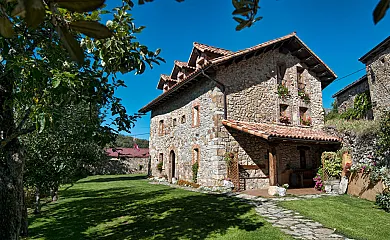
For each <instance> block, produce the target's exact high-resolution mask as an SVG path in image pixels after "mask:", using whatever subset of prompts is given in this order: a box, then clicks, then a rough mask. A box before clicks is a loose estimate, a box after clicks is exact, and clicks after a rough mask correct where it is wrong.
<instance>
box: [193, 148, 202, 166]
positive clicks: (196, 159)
mask: <svg viewBox="0 0 390 240" xmlns="http://www.w3.org/2000/svg"><path fill="white" fill-rule="evenodd" d="M196 162H197V163H198V164H199V162H200V152H199V148H194V150H193V152H192V163H193V164H194V163H196Z"/></svg>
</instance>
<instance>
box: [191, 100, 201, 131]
mask: <svg viewBox="0 0 390 240" xmlns="http://www.w3.org/2000/svg"><path fill="white" fill-rule="evenodd" d="M199 125H200V115H199V105H195V106H194V107H193V108H192V126H193V127H198V126H199Z"/></svg>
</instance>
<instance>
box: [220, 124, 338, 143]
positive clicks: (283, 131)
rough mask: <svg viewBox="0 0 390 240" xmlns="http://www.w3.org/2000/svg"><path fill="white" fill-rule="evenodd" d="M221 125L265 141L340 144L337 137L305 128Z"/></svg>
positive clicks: (272, 125)
mask: <svg viewBox="0 0 390 240" xmlns="http://www.w3.org/2000/svg"><path fill="white" fill-rule="evenodd" d="M222 124H223V125H225V126H228V127H231V128H233V129H236V130H239V131H243V132H246V133H249V134H252V135H255V136H259V137H262V138H264V139H266V140H272V139H275V138H284V139H291V140H311V141H313V140H314V141H324V142H335V143H338V142H340V139H339V138H338V137H335V136H333V135H330V134H328V133H326V132H324V131H321V130H314V129H312V128H306V127H290V126H285V125H278V124H270V123H254V122H241V121H235V120H223V121H222Z"/></svg>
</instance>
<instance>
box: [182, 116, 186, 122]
mask: <svg viewBox="0 0 390 240" xmlns="http://www.w3.org/2000/svg"><path fill="white" fill-rule="evenodd" d="M181 123H186V115H183V116H181Z"/></svg>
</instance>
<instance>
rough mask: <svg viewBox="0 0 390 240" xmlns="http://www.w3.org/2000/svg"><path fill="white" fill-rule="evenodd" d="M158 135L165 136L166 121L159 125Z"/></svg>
mask: <svg viewBox="0 0 390 240" xmlns="http://www.w3.org/2000/svg"><path fill="white" fill-rule="evenodd" d="M158 134H160V135H164V120H160V122H159V123H158Z"/></svg>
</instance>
